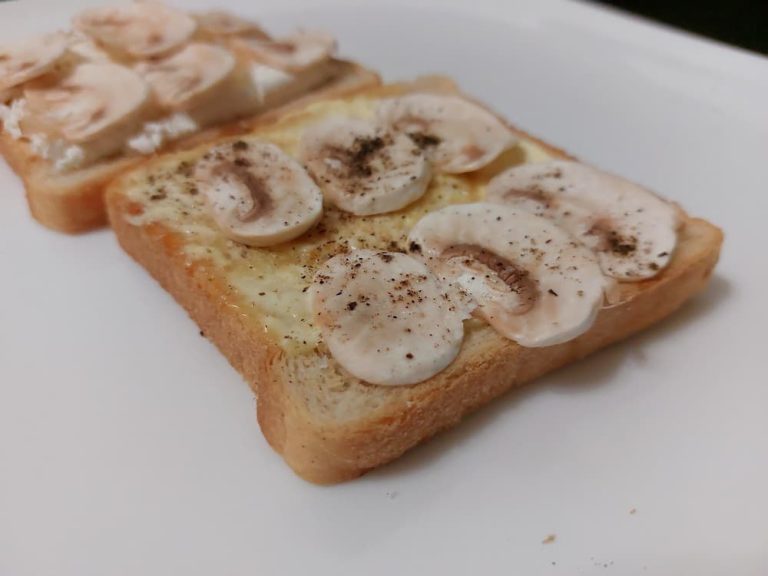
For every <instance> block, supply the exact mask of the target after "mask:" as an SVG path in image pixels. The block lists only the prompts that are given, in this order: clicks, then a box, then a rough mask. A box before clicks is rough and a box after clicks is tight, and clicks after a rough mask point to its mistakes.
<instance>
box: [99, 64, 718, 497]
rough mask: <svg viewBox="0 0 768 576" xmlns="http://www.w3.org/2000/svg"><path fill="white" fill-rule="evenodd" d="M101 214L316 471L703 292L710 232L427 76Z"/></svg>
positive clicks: (261, 412) (159, 167) (393, 451)
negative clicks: (253, 392) (189, 317)
mask: <svg viewBox="0 0 768 576" xmlns="http://www.w3.org/2000/svg"><path fill="white" fill-rule="evenodd" d="M107 206H108V210H109V216H110V221H111V223H112V226H113V227H114V229H115V231H116V233H117V237H118V240H119V242H120V244H121V245H122V246H123V248H124V249H125V250H126V251H127V252H128V253H129V254H130V255H131V256H132V257H133V258H135V259H136V260H137V261H138V262H139V263H140V264H141V265H143V266H144V267H145V268H146V269H147V270H148V271H149V272H150V273H151V274H152V275H153V276H154V277H155V278H156V279H157V280H158V281H159V282H160V284H161V285H162V286H163V287H164V288H166V289H167V290H168V291H169V292H170V293H171V294H172V295H173V296H174V297H175V298H176V300H177V301H178V302H179V303H180V304H181V305H182V306H184V307H185V308H186V309H187V311H188V312H189V314H190V316H191V317H192V318H193V319H194V320H195V321H196V322H197V323H198V324H199V325H200V328H201V329H202V330H203V332H204V333H205V335H206V336H207V337H208V338H210V339H211V340H212V341H213V342H214V343H215V344H216V345H217V346H218V347H219V349H220V350H221V351H222V352H223V353H224V354H225V356H226V357H227V358H228V359H229V361H230V362H231V363H232V365H233V366H234V367H235V368H236V369H237V370H238V371H239V372H240V373H241V374H242V375H243V376H244V377H245V379H246V380H247V381H248V382H249V384H250V385H251V386H252V387H253V389H254V391H255V392H256V393H257V399H258V419H259V423H260V425H261V428H262V430H263V432H264V434H265V436H266V438H267V439H268V441H269V442H270V444H271V445H272V446H273V447H274V448H275V450H276V451H278V452H279V453H281V454H282V456H283V457H284V458H285V460H286V461H287V463H288V464H289V465H290V466H291V467H292V468H293V469H294V470H295V471H296V472H297V473H298V474H299V475H301V476H302V477H303V478H305V479H307V480H310V481H312V482H318V483H331V482H339V481H342V480H347V479H350V478H354V477H356V476H359V475H360V474H362V473H364V472H366V471H367V470H370V469H372V468H375V467H377V466H379V465H382V464H384V463H386V462H388V461H390V460H392V459H394V458H397V457H398V456H400V455H401V454H402V453H403V452H405V451H406V450H408V449H409V448H411V447H413V446H415V445H416V444H418V443H419V442H421V441H423V440H425V439H426V438H428V437H430V436H432V435H433V434H435V433H436V432H438V431H440V430H442V429H445V428H447V427H449V426H452V425H454V424H456V423H457V422H459V420H460V419H461V418H462V417H463V416H464V415H465V414H467V413H468V412H470V411H472V410H474V409H476V408H478V407H479V406H481V405H483V404H484V403H486V402H488V401H490V400H491V399H493V398H494V397H496V396H498V395H500V394H502V393H503V392H505V391H506V390H509V389H510V388H512V387H513V386H516V385H519V384H521V383H524V382H527V381H530V380H532V379H534V378H536V377H537V376H540V375H542V374H544V373H546V372H549V371H551V370H554V369H556V368H558V367H560V366H563V365H564V364H567V363H569V362H573V361H575V360H577V359H580V358H582V357H584V356H586V355H588V354H590V353H591V352H594V351H596V350H598V349H600V348H603V347H605V346H607V345H609V344H611V343H613V342H616V341H618V340H621V339H623V338H626V337H627V336H629V335H631V334H633V333H635V332H637V331H639V330H642V329H643V328H645V327H647V326H649V325H651V324H653V323H654V322H657V321H659V320H660V319H662V318H664V317H665V316H667V315H669V314H670V313H672V312H673V311H675V310H676V309H677V308H678V307H679V306H680V305H681V304H683V303H684V302H685V301H686V300H688V299H689V298H690V297H691V296H693V295H694V294H695V293H697V292H699V291H700V290H701V289H703V288H704V286H705V285H706V284H707V281H708V279H709V277H710V275H711V273H712V270H713V268H714V266H715V264H716V262H717V259H718V254H719V249H720V245H721V242H722V234H721V232H720V230H719V229H718V228H717V227H715V226H713V225H712V224H710V223H708V222H706V221H704V220H701V219H698V218H694V217H692V216H689V215H688V214H686V213H685V212H684V211H683V210H682V209H680V208H679V207H678V206H677V205H675V204H673V203H670V202H668V201H666V200H663V199H661V198H660V197H658V196H657V195H655V194H654V193H652V192H650V191H648V190H646V189H644V188H643V187H641V186H639V185H636V184H633V183H630V182H627V181H626V180H624V179H622V178H620V177H618V176H614V175H611V174H608V173H606V172H604V171H602V170H600V169H597V168H594V167H591V166H588V165H586V164H582V163H579V162H577V161H576V160H575V159H573V158H571V157H569V156H568V155H567V154H566V153H564V152H563V151H561V150H559V149H557V148H555V147H553V146H550V145H548V144H546V143H544V142H542V141H540V140H537V139H535V138H533V137H531V136H529V135H528V134H526V133H525V132H523V131H521V130H519V129H517V128H515V127H513V126H511V125H509V124H507V123H506V122H504V121H503V120H501V119H500V118H499V117H498V116H496V115H495V114H493V113H492V112H490V111H489V110H487V109H486V108H485V107H483V106H481V105H480V104H478V103H477V102H474V101H473V100H471V99H470V98H468V97H467V96H465V95H463V94H461V93H459V92H458V90H457V89H456V87H455V86H454V84H453V83H452V82H451V81H450V80H447V79H444V78H437V77H429V78H423V79H420V80H417V81H415V82H412V83H404V84H394V85H390V86H383V87H376V88H368V89H364V90H360V91H358V92H356V93H354V94H351V95H348V96H345V97H343V98H337V99H327V100H322V101H317V102H314V103H312V104H310V105H308V106H305V107H302V108H301V109H295V110H292V111H291V112H289V113H285V114H282V115H280V116H279V117H278V118H273V119H271V120H269V121H266V120H265V121H263V122H260V123H259V124H258V125H257V126H254V130H253V131H252V132H251V133H249V134H248V135H245V136H241V137H236V138H226V139H221V140H219V141H216V142H212V143H209V144H205V145H203V146H200V147H197V148H194V149H190V150H186V151H182V152H178V153H174V154H171V155H167V156H164V157H160V158H157V159H155V160H152V161H149V162H147V163H146V164H145V165H143V166H141V167H140V168H139V169H137V170H134V171H131V172H129V173H126V174H124V175H123V176H121V177H120V178H119V179H118V180H117V181H115V182H114V183H113V184H112V185H111V186H110V187H109V190H108V192H107Z"/></svg>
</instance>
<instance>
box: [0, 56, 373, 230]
mask: <svg viewBox="0 0 768 576" xmlns="http://www.w3.org/2000/svg"><path fill="white" fill-rule="evenodd" d="M318 79H319V80H321V82H320V83H319V84H317V83H316V84H315V85H314V86H312V88H311V89H310V91H309V92H307V91H306V88H305V87H304V86H299V87H297V89H294V90H293V91H292V92H287V91H284V92H283V93H281V94H280V97H281V99H282V100H281V102H284V104H283V106H282V107H291V106H297V105H303V104H305V103H307V102H309V101H311V100H312V99H316V98H328V97H338V96H342V95H344V94H346V93H348V92H350V91H356V90H360V89H361V88H364V87H369V86H375V85H377V84H378V83H379V77H378V75H377V74H376V73H375V72H372V71H370V70H368V69H366V68H364V67H362V66H360V65H358V64H355V63H353V62H348V61H344V60H332V61H330V62H328V64H327V67H325V68H324V69H323V75H322V76H319V77H318ZM268 104H270V103H268ZM271 104H272V106H275V108H273V109H272V110H268V111H265V112H263V113H262V114H261V115H272V114H274V113H275V112H276V111H277V110H278V109H279V108H281V106H278V104H279V103H278V102H277V101H275V102H272V103H271ZM261 115H260V116H261ZM260 116H255V117H250V118H245V119H242V120H238V121H236V122H231V123H228V124H226V125H223V126H218V127H213V128H210V129H207V130H203V131H201V132H198V133H196V134H193V135H191V136H190V137H188V138H185V139H182V140H179V141H178V142H175V143H173V144H171V145H170V146H169V147H168V148H167V149H166V150H179V149H184V148H186V147H189V146H194V145H195V144H198V143H200V142H202V141H205V140H210V139H215V138H217V137H221V136H224V135H228V134H237V133H242V132H247V131H249V130H250V129H251V127H252V126H253V125H254V122H256V121H257V119H258V118H259V117H260ZM0 154H2V155H3V156H4V157H5V159H6V161H7V162H8V164H9V165H10V167H11V168H12V169H13V171H14V172H16V174H17V175H18V176H19V177H20V178H21V180H22V182H23V183H24V188H25V190H26V194H27V202H28V204H29V209H30V212H31V213H32V216H34V217H35V219H37V220H38V221H39V222H40V223H41V224H43V225H44V226H47V227H48V228H52V229H53V230H58V231H59V232H67V233H78V232H85V231H88V230H92V229H94V228H99V227H102V226H105V225H106V224H107V214H106V210H105V208H104V188H105V187H106V185H107V184H108V183H109V182H110V181H111V180H113V179H114V178H115V177H116V176H117V175H118V174H120V173H121V172H123V171H124V170H126V169H128V168H131V167H132V166H136V165H137V164H139V163H141V162H142V161H144V160H145V157H143V156H132V157H127V156H121V157H117V158H113V159H109V160H104V161H100V162H98V163H96V164H94V165H91V166H87V167H84V168H81V169H78V170H74V171H68V172H62V173H59V172H57V171H56V170H54V167H53V165H52V163H51V162H50V161H48V160H45V159H43V158H40V157H39V156H37V155H36V154H34V153H33V151H32V149H31V146H30V144H29V143H28V142H27V141H24V140H17V139H14V138H13V137H12V136H11V135H10V134H9V133H8V132H4V131H2V130H1V129H0Z"/></svg>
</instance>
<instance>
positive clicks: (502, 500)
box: [0, 0, 768, 576]
mask: <svg viewBox="0 0 768 576" xmlns="http://www.w3.org/2000/svg"><path fill="white" fill-rule="evenodd" d="M218 3H219V2H216V4H218ZM62 4H64V5H62ZM76 4H77V5H76ZM206 4H208V5H212V4H214V2H212V0H200V1H199V2H198V3H197V5H203V6H204V5H206ZM221 4H224V5H226V4H231V5H232V7H233V8H237V9H238V10H241V11H242V12H245V13H250V14H253V15H257V16H260V17H261V19H262V20H263V21H264V22H265V23H266V24H268V25H271V26H273V27H277V28H278V29H282V28H287V27H289V26H290V25H293V24H303V25H305V26H314V27H327V28H329V29H331V30H333V31H334V32H336V33H337V34H338V36H339V38H340V43H341V47H342V51H343V52H344V53H346V54H349V55H354V56H356V57H357V58H358V59H359V60H361V61H363V62H366V63H367V64H369V65H370V66H372V67H374V68H379V69H380V70H382V71H383V72H384V74H385V76H386V77H387V78H390V79H395V78H408V77H411V76H414V75H416V74H419V73H424V72H445V73H448V74H451V75H453V76H455V77H456V78H457V79H458V80H459V81H460V82H461V84H462V85H463V86H464V87H465V88H466V89H467V90H468V91H469V92H470V93H473V94H476V95H477V96H479V97H480V98H482V99H484V100H486V101H487V102H489V103H490V104H492V105H493V106H495V107H496V108H498V109H499V110H500V111H501V112H503V113H504V114H505V115H506V116H508V117H509V118H510V119H512V120H513V121H514V122H516V123H517V124H519V125H520V126H523V127H525V128H527V129H529V130H531V131H532V132H533V133H535V134H539V135H541V136H543V137H544V138H546V139H547V140H550V141H552V142H554V143H557V144H560V145H562V146H564V147H565V148H566V149H568V150H570V151H572V152H573V153H575V154H577V155H579V156H581V157H582V158H584V159H587V160H589V161H592V162H594V163H596V164H598V165H600V166H603V167H605V168H608V169H611V170H614V171H616V172H619V173H621V174H624V175H626V176H628V177H630V178H634V179H637V180H639V181H641V182H643V183H645V184H648V185H649V186H651V187H653V188H655V189H657V190H658V191H659V192H661V193H662V194H664V195H665V196H667V197H669V198H672V199H674V200H676V201H679V202H680V203H682V204H683V205H684V206H685V207H686V208H687V209H689V210H690V211H691V212H692V213H693V214H696V215H701V216H705V217H708V218H710V219H712V220H713V221H714V222H716V223H718V224H719V225H721V226H722V227H723V228H724V229H725V231H726V234H727V240H726V243H725V249H724V252H723V258H722V261H721V263H720V266H719V267H718V269H717V273H716V276H715V278H714V280H713V282H712V286H711V288H710V290H709V291H708V292H707V293H706V294H704V295H702V296H701V297H700V298H698V299H697V300H696V301H695V302H693V303H692V304H691V305H689V306H688V307H686V308H685V309H684V310H683V311H681V312H680V313H679V314H677V315H676V316H675V317H674V318H672V319H670V320H669V321H667V322H665V323H663V324H662V325H660V326H658V327H657V328H654V329H652V330H650V331H648V332H647V333H645V334H643V335H641V336H640V337H637V338H634V339H632V340H631V341H629V342H627V343H626V344H624V345H621V346H616V347H613V348H611V349H609V350H606V351H604V352H603V353H601V354H598V355H597V356H595V357H593V358H591V359H589V360H587V361H585V362H583V363H581V364H579V365H577V366H573V367H571V368H569V369H566V370H564V371H561V372H560V373H558V374H556V375H553V376H551V377H549V378H545V379H544V380H543V381H541V382H540V383H539V384H538V385H536V386H533V387H530V388H529V389H526V390H524V391H522V392H517V393H512V394H510V395H508V396H506V397H505V398H504V399H502V400H501V401H499V402H496V403H495V404H494V405H492V406H491V407H489V408H488V409H485V410H483V411H481V412H480V413H479V414H477V415H476V416H474V417H472V418H470V419H469V420H468V421H467V422H466V423H464V424H463V425H462V426H460V427H459V428H457V429H455V430H454V431H451V432H449V433H447V434H443V435H442V436H440V437H439V438H437V439H435V440H434V441H432V442H429V443H428V444H426V445H425V446H423V447H421V448H419V449H417V450H415V451H413V452H411V453H410V454H408V455H406V456H405V457H404V458H402V459H400V460H399V461H398V462H396V463H394V464H393V465H390V466H387V467H385V468H384V469H382V470H380V471H378V472H374V473H372V474H369V475H368V476H366V477H364V478H362V479H360V480H358V481H355V482H351V483H348V484H344V485H339V486H335V487H330V488H320V487H315V486H312V485H309V484H307V483H305V482H304V481H302V480H300V479H298V478H297V477H295V476H294V475H293V473H292V472H291V471H290V470H289V469H288V467H287V466H285V465H284V464H283V462H282V460H281V459H280V458H279V457H278V456H277V455H276V454H274V453H273V452H272V451H271V450H270V448H269V447H268V446H267V444H266V443H265V441H264V439H263V438H262V435H261V433H260V432H259V428H258V426H257V424H256V419H255V416H254V400H253V398H252V397H251V393H250V391H249V390H248V388H247V386H245V385H244V384H243V383H242V381H241V379H240V377H239V376H238V375H237V374H236V373H235V372H234V370H232V369H231V368H230V367H229V365H228V364H227V362H226V361H225V360H224V359H223V357H222V356H221V355H219V353H218V352H217V351H216V350H215V348H214V347H213V346H212V345H211V344H210V343H209V342H208V341H207V340H205V339H204V338H201V337H200V336H198V331H197V328H196V326H195V325H194V324H193V323H192V322H191V321H190V320H189V319H188V318H187V316H186V315H185V313H184V312H183V311H182V309H181V308H180V307H179V306H177V305H176V304H175V303H174V302H173V300H172V299H171V298H170V296H168V295H167V294H166V293H165V292H163V291H162V290H161V289H160V288H159V287H158V286H157V285H156V284H155V283H154V282H153V281H152V280H151V279H150V278H149V277H148V276H147V274H146V273H145V272H144V271H143V270H142V269H141V268H139V267H138V266H136V265H135V264H134V263H133V262H132V261H131V260H130V259H129V258H128V257H127V256H126V255H125V254H123V253H122V252H121V251H120V250H119V249H118V247H117V245H116V243H115V240H114V238H113V237H112V235H111V234H110V233H109V232H108V231H102V232H97V233H93V234H88V235H85V236H81V237H68V236H61V235H58V234H55V233H53V232H49V231H47V230H45V229H44V228H42V227H40V226H39V225H37V224H36V223H34V222H33V221H32V220H31V219H30V218H29V216H28V215H27V209H26V205H25V202H24V198H23V193H22V187H21V185H20V184H19V182H18V180H17V179H16V178H15V177H14V176H12V174H11V172H10V171H9V170H8V169H7V168H6V167H5V166H0V190H1V192H2V194H0V270H1V271H2V272H1V274H2V278H0V381H1V384H0V574H2V575H3V576H48V575H51V576H53V575H56V576H105V575H128V574H131V575H139V574H140V575H142V576H154V575H158V576H160V575H162V576H171V575H183V576H196V575H201V576H202V575H211V574H216V575H235V574H238V575H240V574H265V575H266V574H278V573H281V574H291V573H295V574H306V573H310V572H311V573H312V574H317V575H321V574H333V575H338V574H346V573H349V574H365V575H378V574H382V575H384V574H386V575H391V574H398V573H416V574H429V573H439V574H468V573H470V571H471V573H474V574H485V573H488V574H521V575H526V576H531V575H538V574H545V575H549V574H558V573H559V574H568V575H574V574H609V573H614V574H621V575H635V574H643V575H645V574H658V575H670V574H685V575H688V574H695V575H696V576H705V575H714V574H718V575H721V574H722V575H725V574H727V575H732V574H739V575H741V576H743V575H755V576H757V575H765V574H768V525H767V524H766V518H767V517H768V491H767V490H766V487H767V486H768V417H767V416H766V413H767V412H766V409H767V407H768V376H767V375H766V368H765V357H766V354H767V352H766V350H765V345H764V342H765V336H764V334H765V332H764V328H765V324H766V322H767V321H768V305H766V302H768V264H767V263H768V252H766V250H768V248H766V245H765V244H766V243H765V236H764V234H766V233H768V228H766V218H768V186H767V184H766V183H767V182H768V166H766V165H767V164H768V156H767V155H766V153H767V152H768V106H766V97H767V96H768V61H767V60H766V59H763V58H760V57H757V56H753V55H749V54H747V53H744V52H740V51H737V50H733V49H729V48H725V47H722V46H719V45H715V44H713V43H709V42H706V41H702V40H699V39H694V38H691V37H688V36H684V35H681V34H677V33H672V32H670V31H667V30H664V29H661V28H658V27H654V26H650V25H648V24H645V23H642V22H639V21H636V20H632V19H628V18H625V17H622V16H619V15H617V14H614V13H610V12H605V11H602V10H599V9H596V8H593V7H590V6H587V5H582V4H577V3H567V2H560V1H546V2H534V1H530V2H524V1H519V2H504V1H502V0H498V1H492V0H472V1H471V2H463V3H459V2H458V1H456V2H452V1H446V0H432V1H424V2H416V3H414V1H413V0H389V1H388V2H386V3H380V4H368V5H365V6H363V5H360V3H359V2H353V1H352V0H348V1H342V0H336V1H334V0H331V1H328V2H322V6H321V3H319V2H316V1H312V0H305V1H300V0H281V1H280V2H274V3H270V2H267V1H266V0H264V2H263V8H261V9H260V8H259V7H258V6H255V5H251V4H250V3H248V2H246V1H245V0H243V1H242V2H241V6H237V3H236V2H235V1H230V2H221ZM79 5H80V3H79V2H78V3H63V2H55V1H54V0H50V1H47V2H40V1H38V2H31V1H27V2H22V3H11V4H3V5H0V38H3V39H5V38H7V37H12V36H20V35H23V34H27V33H29V32H30V31H32V30H46V29H51V28H55V27H56V26H58V25H61V24H62V23H63V22H64V19H65V18H66V17H67V16H68V15H69V14H70V13H71V12H73V11H74V10H75V9H76V8H77V7H78V6H79ZM406 6H410V8H406ZM631 510H636V512H635V513H634V514H633V513H631ZM549 534H555V535H556V540H555V541H554V542H552V543H550V544H543V543H542V540H544V538H545V537H546V536H547V535H549Z"/></svg>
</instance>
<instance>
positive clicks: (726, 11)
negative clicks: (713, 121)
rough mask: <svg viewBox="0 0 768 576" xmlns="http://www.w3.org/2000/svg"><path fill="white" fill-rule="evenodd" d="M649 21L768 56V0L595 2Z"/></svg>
mask: <svg viewBox="0 0 768 576" xmlns="http://www.w3.org/2000/svg"><path fill="white" fill-rule="evenodd" d="M595 2H596V3H598V4H602V5H604V6H611V7H613V8H617V9H620V10H623V11H626V12H633V13H635V14H637V15H638V16H643V17H645V18H648V19H650V20H655V21H658V22H663V23H665V24H668V25H670V26H675V27H677V28H683V29H685V30H688V31H689V32H694V33H696V34H700V35H702V36H709V37H710V38H714V39H715V40H720V41H721V42H726V43H728V44H733V45H735V46H740V47H741V48H746V49H747V50H752V51H754V52H760V53H762V54H768V0H719V1H707V0H701V1H699V2H697V1H695V0H666V1H665V0H595Z"/></svg>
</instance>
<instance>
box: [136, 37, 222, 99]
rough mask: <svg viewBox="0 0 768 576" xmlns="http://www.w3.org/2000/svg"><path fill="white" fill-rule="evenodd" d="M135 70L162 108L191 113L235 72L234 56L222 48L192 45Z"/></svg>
mask: <svg viewBox="0 0 768 576" xmlns="http://www.w3.org/2000/svg"><path fill="white" fill-rule="evenodd" d="M136 69H137V71H138V72H139V73H140V74H141V75H142V76H143V77H144V78H145V79H146V80H147V82H149V85H150V86H151V87H152V92H153V93H154V95H155V98H156V99H157V101H158V102H159V103H160V105H161V106H163V107H164V108H166V109H170V110H189V109H191V108H194V107H195V106H197V105H198V104H200V103H201V101H204V100H206V99H207V98H208V97H209V96H211V95H212V94H213V93H215V91H216V89H217V88H219V87H220V86H221V85H222V84H223V83H224V82H225V81H226V80H227V78H228V77H229V76H230V75H231V74H232V72H233V71H234V69H235V57H234V55H233V54H232V53H231V52H229V51H227V50H225V49H224V48H221V47H219V46H214V45H212V44H203V43H192V44H188V45H186V46H185V47H184V48H182V49H181V50H179V51H178V52H175V53H174V54H172V55H170V56H167V57H165V58H162V59H159V60H154V61H152V62H142V63H141V64H139V65H138V66H137V68H136Z"/></svg>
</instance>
